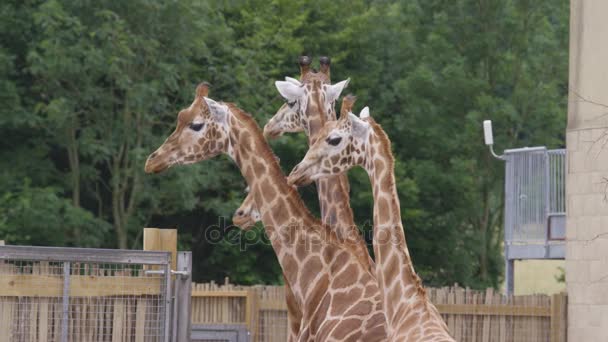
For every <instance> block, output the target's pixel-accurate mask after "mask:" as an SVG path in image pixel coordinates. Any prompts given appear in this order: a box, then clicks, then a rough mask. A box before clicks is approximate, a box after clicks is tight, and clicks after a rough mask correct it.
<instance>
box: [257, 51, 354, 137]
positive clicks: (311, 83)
mask: <svg viewBox="0 0 608 342" xmlns="http://www.w3.org/2000/svg"><path fill="white" fill-rule="evenodd" d="M319 62H320V65H321V68H320V70H319V72H315V71H314V70H311V69H310V63H311V59H310V57H308V56H301V57H300V59H299V63H300V81H298V80H296V79H294V78H290V77H286V78H285V81H276V82H275V86H276V87H277V90H278V91H279V93H280V94H281V96H282V97H283V98H284V99H285V102H286V103H285V104H284V105H283V106H281V108H280V109H279V111H278V112H277V113H276V114H275V115H274V116H273V117H272V118H271V119H270V121H268V123H267V124H266V125H265V126H264V135H265V136H266V137H267V138H276V137H278V136H281V135H282V134H283V133H296V132H302V131H304V132H306V134H307V135H308V136H309V137H310V136H311V132H315V133H316V132H318V130H319V129H320V128H321V127H322V126H323V124H324V123H325V122H326V121H329V120H335V112H334V104H335V101H336V99H337V98H338V97H339V96H340V93H341V92H342V90H343V89H344V88H345V87H346V86H347V85H348V82H349V80H348V79H347V80H344V81H341V82H338V83H336V84H334V85H332V84H331V82H330V78H329V75H330V59H329V57H321V58H320V59H319Z"/></svg>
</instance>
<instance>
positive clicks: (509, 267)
mask: <svg viewBox="0 0 608 342" xmlns="http://www.w3.org/2000/svg"><path fill="white" fill-rule="evenodd" d="M505 266H506V267H505V282H506V286H505V291H506V292H507V293H506V294H507V295H512V294H513V290H514V288H515V286H514V281H513V278H514V267H515V261H514V260H513V259H507V260H506V265H505Z"/></svg>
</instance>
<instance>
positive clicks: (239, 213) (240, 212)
mask: <svg viewBox="0 0 608 342" xmlns="http://www.w3.org/2000/svg"><path fill="white" fill-rule="evenodd" d="M236 214H237V215H239V216H243V214H244V212H243V211H242V210H239V211H237V212H236Z"/></svg>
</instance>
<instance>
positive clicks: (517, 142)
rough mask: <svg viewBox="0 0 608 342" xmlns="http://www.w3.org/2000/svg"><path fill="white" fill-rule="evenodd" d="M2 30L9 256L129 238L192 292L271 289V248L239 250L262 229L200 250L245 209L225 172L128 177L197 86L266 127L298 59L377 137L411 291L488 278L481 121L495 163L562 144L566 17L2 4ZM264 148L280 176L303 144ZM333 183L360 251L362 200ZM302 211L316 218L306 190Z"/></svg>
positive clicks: (500, 7) (492, 241)
mask: <svg viewBox="0 0 608 342" xmlns="http://www.w3.org/2000/svg"><path fill="white" fill-rule="evenodd" d="M0 17H1V18H2V20H1V21H0V42H1V45H0V101H1V102H0V135H1V136H2V138H3V139H2V141H1V142H0V153H1V158H0V239H5V240H7V242H8V243H10V244H34V245H66V246H95V247H112V248H115V247H121V248H139V247H140V246H141V232H142V227H144V226H157V227H179V232H180V247H181V248H182V249H192V250H193V251H194V257H195V268H196V273H195V280H197V281H203V280H210V279H216V280H221V279H222V278H223V277H224V276H230V277H231V279H232V280H233V281H236V282H240V283H260V282H265V283H272V282H280V281H281V276H280V270H279V268H278V265H277V263H276V261H275V259H274V258H275V257H274V254H273V251H272V249H271V248H270V247H269V246H268V244H264V243H256V244H253V246H252V245H251V242H254V241H263V234H262V233H261V229H260V228H257V229H256V230H255V231H254V233H252V235H247V236H242V235H240V234H239V233H238V232H237V231H235V230H229V231H227V232H224V233H223V234H224V237H223V238H220V239H214V237H213V236H212V234H211V233H212V232H217V230H215V231H213V230H212V229H210V228H209V227H220V228H221V227H225V226H227V225H229V224H230V221H229V217H231V215H232V211H233V210H235V209H236V207H237V206H238V204H239V203H240V201H241V200H242V199H243V198H244V195H243V193H242V190H243V189H244V187H245V184H244V181H243V179H242V177H241V176H240V174H239V172H238V170H237V168H236V167H235V166H234V165H233V164H232V163H231V162H230V161H229V160H228V159H227V158H225V157H223V158H219V159H218V160H214V161H210V162H205V163H201V164H198V165H195V166H191V167H182V168H179V167H178V168H174V169H171V170H169V171H168V172H166V173H164V174H161V175H154V176H151V175H145V174H144V173H143V164H144V161H145V158H146V157H147V155H148V154H149V153H150V152H151V151H153V150H154V149H155V148H156V147H157V146H158V145H160V143H161V142H162V141H163V139H164V138H165V137H166V136H167V135H168V134H169V133H170V132H171V130H172V129H173V126H174V122H175V117H176V114H177V112H178V110H179V109H180V108H182V107H186V106H188V105H189V104H190V102H191V100H192V96H193V92H194V87H195V85H196V84H197V83H198V82H199V81H201V80H207V81H210V83H211V84H212V85H213V88H212V96H211V97H213V98H215V99H220V100H225V101H230V102H236V103H237V104H238V105H239V106H241V107H242V108H243V109H245V110H247V111H248V112H251V113H253V114H254V116H255V117H256V119H257V120H258V122H259V123H260V125H263V124H264V123H265V122H266V120H267V119H268V118H269V117H270V116H271V115H272V114H273V113H274V111H275V110H276V109H277V108H278V107H279V106H280V104H281V99H280V97H279V95H278V93H277V91H276V90H275V89H274V86H273V84H274V80H276V79H282V78H283V77H284V76H295V75H297V74H298V69H297V66H296V64H295V60H296V58H297V56H298V55H299V54H301V53H303V52H306V53H309V54H311V55H313V56H316V57H318V56H320V55H329V56H331V57H332V60H333V64H332V78H333V80H334V81H339V80H341V79H345V78H347V77H350V78H351V84H350V86H349V88H348V89H347V92H351V93H354V94H356V95H357V96H358V102H357V106H359V108H361V107H363V106H364V105H369V106H370V107H371V111H372V116H374V117H375V118H376V120H377V121H379V122H380V123H381V124H382V125H383V127H384V128H385V129H386V130H387V132H388V134H389V136H390V137H391V139H392V142H393V151H394V154H395V156H396V159H397V165H396V166H397V167H396V170H395V172H396V174H397V179H398V188H399V194H400V197H401V204H402V216H403V219H404V226H405V229H406V234H407V237H408V243H409V246H410V249H411V254H412V255H413V258H414V261H415V263H416V267H417V270H418V271H419V272H420V274H421V276H422V278H423V279H424V281H425V282H426V283H427V284H431V285H438V284H452V283H454V282H458V283H460V284H462V285H468V286H472V287H485V286H497V285H498V284H499V281H500V279H501V272H502V259H501V237H502V235H501V234H502V233H501V229H502V228H501V226H502V217H501V214H502V205H503V204H502V184H503V181H502V174H503V171H502V170H503V164H502V163H500V162H498V161H496V160H494V159H492V158H491V157H490V156H489V154H488V152H487V150H486V149H485V147H484V146H483V142H482V131H481V121H482V120H483V119H485V118H490V119H493V120H494V125H495V131H496V135H497V137H496V144H497V146H498V147H499V148H500V147H504V148H506V147H516V146H522V145H528V146H531V145H547V146H550V147H557V146H560V145H562V144H563V141H564V137H563V132H564V126H565V110H566V90H567V60H568V58H567V56H568V44H567V43H568V2H567V1H558V0H475V1H473V0H449V1H448V0H403V1H371V2H369V1H363V0H354V1H353V0H349V1H343V0H335V1H320V0H310V1H297V2H294V1H288V0H274V1H267V0H264V1H258V0H256V1H225V2H217V1H209V2H206V1H199V0H182V1H169V0H168V1H150V0H132V1H109V0H105V1H104V0H96V1H92V0H79V1H67V0H49V1H42V0H38V1H35V0H26V1H22V0H9V1H4V2H2V4H0ZM272 146H273V148H274V150H275V152H276V153H277V155H278V156H279V157H281V163H282V165H283V167H284V168H285V170H289V169H290V168H291V167H292V166H293V165H294V164H295V163H296V162H297V161H298V160H299V159H300V158H302V157H303V155H304V153H305V151H306V148H307V146H306V143H305V139H304V138H303V136H301V135H298V136H294V135H291V136H285V137H282V138H281V139H279V140H278V141H276V142H273V143H272ZM349 175H350V178H351V184H352V185H351V189H352V207H353V209H354V212H355V215H356V219H357V221H358V222H359V223H360V224H361V226H362V227H363V228H364V230H365V231H366V232H368V233H369V229H370V227H369V225H370V224H369V220H370V218H371V208H372V198H371V189H370V187H369V181H368V180H367V176H366V175H365V173H364V172H363V171H362V170H353V171H351V172H350V174H349ZM301 193H302V195H303V196H304V198H305V199H306V201H307V203H309V205H310V207H311V208H313V210H314V208H317V207H318V204H317V203H316V195H315V191H314V189H313V188H312V187H310V188H304V189H303V190H302V191H301ZM223 218H228V219H223ZM220 231H223V229H220ZM368 235H369V234H368ZM368 240H369V239H368Z"/></svg>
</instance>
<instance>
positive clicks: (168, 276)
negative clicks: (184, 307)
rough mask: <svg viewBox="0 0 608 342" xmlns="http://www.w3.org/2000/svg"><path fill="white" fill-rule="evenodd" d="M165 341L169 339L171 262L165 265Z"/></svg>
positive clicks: (168, 341) (167, 341)
mask: <svg viewBox="0 0 608 342" xmlns="http://www.w3.org/2000/svg"><path fill="white" fill-rule="evenodd" d="M164 271H165V286H166V288H165V338H164V340H165V342H170V341H171V294H172V292H171V262H169V263H167V264H166V265H165V269H164Z"/></svg>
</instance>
